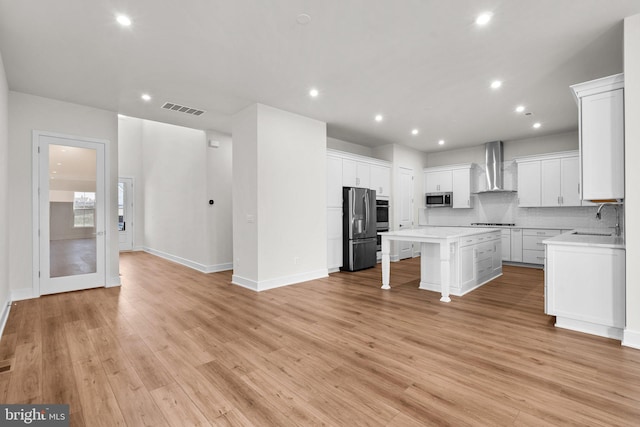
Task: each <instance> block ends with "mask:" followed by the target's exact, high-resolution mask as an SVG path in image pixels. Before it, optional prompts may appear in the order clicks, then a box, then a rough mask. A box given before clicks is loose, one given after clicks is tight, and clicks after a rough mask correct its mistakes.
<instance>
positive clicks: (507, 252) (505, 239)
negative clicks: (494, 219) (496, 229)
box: [500, 228, 511, 261]
mask: <svg viewBox="0 0 640 427" xmlns="http://www.w3.org/2000/svg"><path fill="white" fill-rule="evenodd" d="M501 231H502V235H501V236H500V237H501V241H502V261H511V230H510V229H508V228H503V229H502V230H501Z"/></svg>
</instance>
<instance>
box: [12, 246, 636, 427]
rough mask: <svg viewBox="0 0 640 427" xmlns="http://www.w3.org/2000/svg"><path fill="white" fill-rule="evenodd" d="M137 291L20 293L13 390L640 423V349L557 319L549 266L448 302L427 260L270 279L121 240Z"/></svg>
mask: <svg viewBox="0 0 640 427" xmlns="http://www.w3.org/2000/svg"><path fill="white" fill-rule="evenodd" d="M121 271H122V283H123V286H122V287H121V288H111V289H93V290H88V291H81V292H72V293H66V294H58V295H51V296H45V297H42V298H39V299H35V300H29V301H21V302H18V303H14V305H13V307H12V309H11V315H10V317H9V321H8V324H7V326H6V329H5V332H4V336H3V337H2V341H1V342H0V371H1V370H2V367H3V366H9V365H10V369H9V370H7V371H4V372H0V402H7V403H26V402H30V403H68V404H69V405H70V411H71V414H72V415H71V425H77V426H82V425H85V426H101V425H104V426H117V425H128V426H136V427H137V426H143V425H148V426H163V425H174V426H180V425H221V426H245V425H247V426H250V425H254V426H290V425H301V426H308V425H335V426H358V425H371V426H425V425H454V426H462V425H482V426H494V425H522V426H525V425H528V426H542V425H554V426H557V425H589V426H595V425H606V426H610V425H622V426H633V425H639V424H640V351H638V350H634V349H629V348H623V347H621V346H620V343H619V342H617V341H614V340H608V339H604V338H598V337H593V336H589V335H585V334H581V333H577V332H571V331H565V330H561V329H556V328H554V327H553V319H552V318H551V317H548V316H546V315H545V314H544V313H543V274H542V271H541V270H533V269H526V268H518V267H509V266H505V268H504V271H505V274H504V276H502V277H501V278H499V279H496V280H494V281H493V282H491V283H489V284H487V285H485V286H483V287H482V288H480V289H478V290H476V291H474V292H472V293H470V294H468V295H466V296H464V297H461V298H458V297H453V301H452V302H451V303H449V304H445V303H441V302H439V301H438V299H439V295H438V294H436V293H433V292H428V291H421V290H419V289H417V286H418V276H419V262H418V260H417V259H414V260H408V261H403V262H400V263H393V264H392V272H391V286H392V290H391V291H383V290H381V289H379V286H380V277H381V273H380V268H379V267H377V268H374V269H370V270H365V271H362V272H357V273H336V274H332V275H331V276H330V277H329V278H327V279H322V280H315V281H311V282H307V283H303V284H298V285H294V286H289V287H285V288H279V289H274V290H270V291H266V292H262V293H254V292H251V291H248V290H246V289H243V288H240V287H237V286H234V285H231V284H230V279H231V274H230V272H225V273H215V274H201V273H198V272H195V271H193V270H190V269H188V268H186V267H182V266H180V265H177V264H173V263H171V262H167V261H164V260H162V259H159V258H157V257H154V256H152V255H148V254H145V253H130V254H123V255H122V257H121Z"/></svg>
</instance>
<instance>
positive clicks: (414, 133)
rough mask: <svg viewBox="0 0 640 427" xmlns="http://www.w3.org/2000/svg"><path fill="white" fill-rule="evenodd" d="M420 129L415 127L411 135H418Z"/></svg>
mask: <svg viewBox="0 0 640 427" xmlns="http://www.w3.org/2000/svg"><path fill="white" fill-rule="evenodd" d="M419 132H420V131H419V130H418V129H414V130H412V131H411V135H417V134H418V133H419Z"/></svg>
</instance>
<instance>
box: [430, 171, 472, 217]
mask: <svg viewBox="0 0 640 427" xmlns="http://www.w3.org/2000/svg"><path fill="white" fill-rule="evenodd" d="M475 175H476V173H475V171H474V164H463V165H451V166H441V167H436V168H428V169H425V170H424V191H425V193H441V192H452V193H453V200H452V203H451V206H452V207H453V208H471V207H472V199H471V193H472V192H473V189H474V185H473V183H474V179H475Z"/></svg>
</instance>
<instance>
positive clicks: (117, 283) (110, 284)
mask: <svg viewBox="0 0 640 427" xmlns="http://www.w3.org/2000/svg"><path fill="white" fill-rule="evenodd" d="M120 285H121V282H120V276H119V275H118V276H115V277H111V279H110V280H109V282H108V283H107V284H106V285H105V288H115V287H116V286H120Z"/></svg>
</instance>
